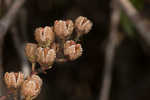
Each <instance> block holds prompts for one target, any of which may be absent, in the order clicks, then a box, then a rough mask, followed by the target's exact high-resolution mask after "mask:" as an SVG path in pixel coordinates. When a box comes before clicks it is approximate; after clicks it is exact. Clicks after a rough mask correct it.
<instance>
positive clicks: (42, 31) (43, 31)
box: [35, 26, 55, 47]
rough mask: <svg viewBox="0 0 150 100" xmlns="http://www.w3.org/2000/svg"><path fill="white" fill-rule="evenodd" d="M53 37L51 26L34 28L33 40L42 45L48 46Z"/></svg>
mask: <svg viewBox="0 0 150 100" xmlns="http://www.w3.org/2000/svg"><path fill="white" fill-rule="evenodd" d="M54 39H55V36H54V32H53V29H52V27H49V26H46V27H44V28H42V27H40V28H37V29H36V30H35V40H36V41H37V42H38V43H39V45H40V46H42V47H47V46H49V45H50V44H51V43H52V42H53V41H54Z"/></svg>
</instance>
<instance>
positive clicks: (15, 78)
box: [4, 72, 24, 88]
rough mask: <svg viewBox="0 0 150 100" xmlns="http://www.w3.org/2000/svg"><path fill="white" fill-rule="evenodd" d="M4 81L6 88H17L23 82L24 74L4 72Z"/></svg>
mask: <svg viewBox="0 0 150 100" xmlns="http://www.w3.org/2000/svg"><path fill="white" fill-rule="evenodd" d="M4 80H5V83H6V85H7V87H8V88H18V87H20V86H21V84H22V83H23V81H24V74H23V73H22V72H18V73H15V72H10V73H8V72H6V73H5V75H4Z"/></svg>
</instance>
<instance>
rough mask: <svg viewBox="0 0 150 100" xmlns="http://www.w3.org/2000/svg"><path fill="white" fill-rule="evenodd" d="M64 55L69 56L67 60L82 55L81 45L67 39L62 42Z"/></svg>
mask: <svg viewBox="0 0 150 100" xmlns="http://www.w3.org/2000/svg"><path fill="white" fill-rule="evenodd" d="M64 55H65V56H68V57H69V60H75V59H77V58H78V57H80V56H81V55H82V47H81V45H80V44H76V43H75V42H74V41H72V40H71V41H67V42H66V43H65V44H64Z"/></svg>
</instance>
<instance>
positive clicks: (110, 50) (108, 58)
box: [99, 0, 120, 100]
mask: <svg viewBox="0 0 150 100" xmlns="http://www.w3.org/2000/svg"><path fill="white" fill-rule="evenodd" d="M117 4H118V3H117V2H116V1H115V0H112V15H111V24H110V35H109V40H108V44H107V46H106V52H105V67H104V76H103V82H102V88H101V94H100V97H99V100H109V93H110V88H111V82H112V69H113V58H114V55H115V48H116V46H117V44H118V43H117V42H118V36H117V33H118V24H119V20H120V8H119V7H118V5H117Z"/></svg>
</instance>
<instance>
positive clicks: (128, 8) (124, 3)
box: [118, 0, 150, 45]
mask: <svg viewBox="0 0 150 100" xmlns="http://www.w3.org/2000/svg"><path fill="white" fill-rule="evenodd" d="M118 2H119V5H120V7H121V8H122V10H123V11H124V12H125V13H126V14H127V16H128V17H129V19H130V20H131V22H132V23H133V24H134V25H135V27H136V29H137V30H138V31H139V34H140V35H141V36H142V38H143V39H144V40H145V41H146V42H147V44H149V45H150V29H149V27H148V26H147V24H146V23H145V21H144V18H143V17H142V16H141V15H140V14H139V12H138V11H137V10H136V8H135V7H134V6H133V5H132V4H131V3H130V1H129V0H118Z"/></svg>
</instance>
